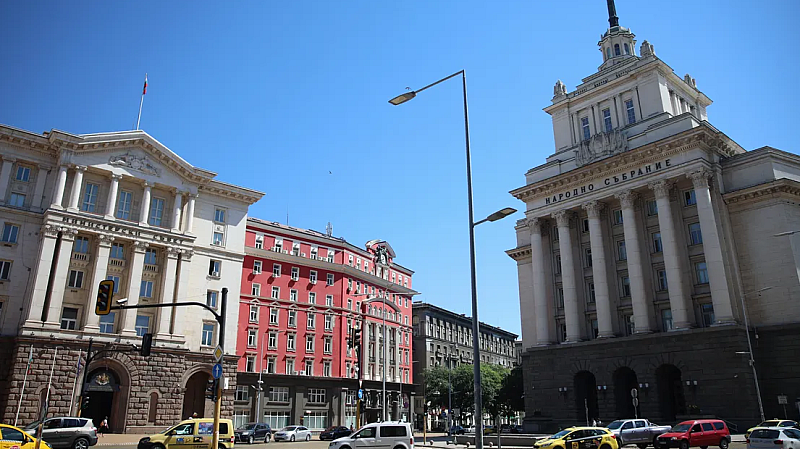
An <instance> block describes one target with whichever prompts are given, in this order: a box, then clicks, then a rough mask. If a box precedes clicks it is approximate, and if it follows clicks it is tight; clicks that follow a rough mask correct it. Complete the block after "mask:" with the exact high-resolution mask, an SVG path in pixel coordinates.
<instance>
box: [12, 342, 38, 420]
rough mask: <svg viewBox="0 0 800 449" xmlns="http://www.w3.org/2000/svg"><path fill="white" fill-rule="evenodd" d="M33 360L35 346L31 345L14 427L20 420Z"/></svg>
mask: <svg viewBox="0 0 800 449" xmlns="http://www.w3.org/2000/svg"><path fill="white" fill-rule="evenodd" d="M32 360H33V345H31V349H30V351H28V366H27V367H25V377H23V378H22V391H21V392H20V393H19V404H17V415H16V416H14V427H16V425H17V420H18V419H19V409H21V408H22V398H23V396H25V384H26V383H28V371H30V370H31V361H32Z"/></svg>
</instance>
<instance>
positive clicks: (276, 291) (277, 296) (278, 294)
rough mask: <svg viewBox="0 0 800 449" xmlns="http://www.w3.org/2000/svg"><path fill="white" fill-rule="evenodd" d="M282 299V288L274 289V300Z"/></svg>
mask: <svg viewBox="0 0 800 449" xmlns="http://www.w3.org/2000/svg"><path fill="white" fill-rule="evenodd" d="M280 297H281V288H280V287H275V286H273V287H272V298H273V299H280Z"/></svg>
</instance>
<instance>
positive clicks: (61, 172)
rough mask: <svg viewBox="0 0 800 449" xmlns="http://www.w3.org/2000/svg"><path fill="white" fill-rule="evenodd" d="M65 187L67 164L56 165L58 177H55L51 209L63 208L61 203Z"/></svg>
mask: <svg viewBox="0 0 800 449" xmlns="http://www.w3.org/2000/svg"><path fill="white" fill-rule="evenodd" d="M66 188H67V166H66V165H59V166H58V178H56V187H55V190H54V191H53V203H52V204H50V207H51V208H53V209H63V208H64V206H62V205H61V203H62V202H63V201H64V190H66Z"/></svg>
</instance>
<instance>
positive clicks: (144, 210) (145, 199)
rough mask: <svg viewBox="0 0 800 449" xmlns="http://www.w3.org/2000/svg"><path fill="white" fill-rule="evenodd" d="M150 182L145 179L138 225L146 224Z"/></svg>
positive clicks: (148, 209)
mask: <svg viewBox="0 0 800 449" xmlns="http://www.w3.org/2000/svg"><path fill="white" fill-rule="evenodd" d="M152 186H153V185H152V184H151V183H149V182H147V181H145V183H144V193H143V194H142V208H141V212H140V213H139V226H147V221H148V215H149V214H150V189H151V188H152Z"/></svg>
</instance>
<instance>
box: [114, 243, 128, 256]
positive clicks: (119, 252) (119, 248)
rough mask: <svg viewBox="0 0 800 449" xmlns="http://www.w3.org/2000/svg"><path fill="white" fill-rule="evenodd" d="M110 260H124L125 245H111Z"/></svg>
mask: <svg viewBox="0 0 800 449" xmlns="http://www.w3.org/2000/svg"><path fill="white" fill-rule="evenodd" d="M111 258H112V259H124V258H125V245H123V244H122V243H112V244H111Z"/></svg>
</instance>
